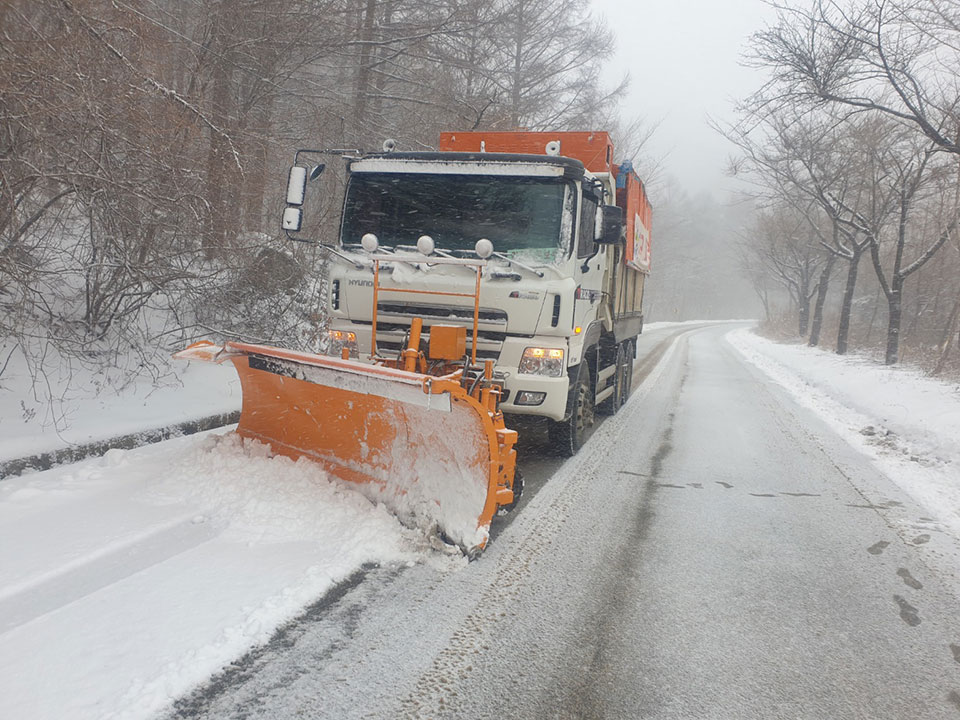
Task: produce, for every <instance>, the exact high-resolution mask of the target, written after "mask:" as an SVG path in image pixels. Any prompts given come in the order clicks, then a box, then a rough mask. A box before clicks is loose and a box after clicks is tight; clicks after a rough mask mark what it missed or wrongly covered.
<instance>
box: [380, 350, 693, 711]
mask: <svg viewBox="0 0 960 720" xmlns="http://www.w3.org/2000/svg"><path fill="white" fill-rule="evenodd" d="M687 332H690V331H687ZM683 334H686V333H683ZM678 337H680V335H679V334H678V336H676V337H671V338H670V339H669V341H668V342H667V341H665V342H664V343H662V344H661V345H660V346H658V350H659V352H657V351H656V350H655V351H654V353H652V354H653V355H655V356H656V357H655V358H651V359H650V360H648V361H646V362H645V363H643V364H642V365H641V368H640V371H641V372H642V373H646V378H645V380H644V382H643V384H642V385H641V386H640V387H638V388H637V390H636V391H635V392H634V393H633V395H632V396H631V398H630V400H629V401H628V404H627V406H625V407H624V408H622V409H621V411H620V412H619V413H618V414H617V415H615V416H613V417H612V418H609V419H608V420H607V421H606V422H605V423H604V425H603V428H604V432H602V433H595V434H594V436H593V437H592V438H591V439H590V441H589V442H588V444H587V445H586V446H585V447H584V448H583V449H582V450H581V451H580V453H579V454H577V455H576V456H575V457H573V458H571V459H570V460H569V461H568V462H567V463H566V464H565V465H564V466H563V467H562V468H561V470H560V471H559V472H558V473H557V475H556V476H555V477H554V478H553V479H552V480H551V481H550V483H549V484H548V485H547V486H545V487H544V488H543V489H542V490H541V491H540V493H539V495H538V496H537V497H536V498H535V500H538V501H540V502H535V503H531V505H530V506H529V507H528V508H527V510H526V512H525V513H524V515H523V516H521V517H520V518H518V520H517V522H516V523H514V527H515V528H516V530H515V531H516V532H522V533H523V537H522V539H521V540H520V541H519V542H517V543H515V546H514V548H513V549H512V550H511V551H510V552H509V554H501V555H500V556H499V558H498V559H497V566H496V568H495V570H494V571H493V572H492V573H491V574H490V579H489V581H488V583H487V585H486V587H485V588H484V590H483V592H482V593H481V594H480V596H479V598H478V600H477V603H476V605H475V607H474V608H473V610H472V611H471V612H470V613H469V614H468V615H467V616H466V618H465V619H464V621H463V622H462V624H461V625H460V627H459V628H458V629H457V630H456V631H454V633H453V634H452V636H451V638H450V640H449V642H448V643H447V645H446V647H444V649H443V650H441V651H440V653H439V654H438V655H437V656H436V657H435V658H434V661H433V663H432V664H431V666H430V668H429V669H428V670H427V671H426V672H424V673H422V674H421V676H420V677H419V679H418V680H417V682H416V685H415V689H414V691H413V692H412V693H410V694H409V695H408V696H407V697H406V698H404V699H403V700H401V701H400V707H399V711H400V716H402V717H408V718H419V717H431V718H433V717H443V716H447V717H456V712H455V710H454V708H455V705H456V698H455V697H453V696H451V694H450V692H451V689H452V685H454V684H456V683H459V682H462V681H464V680H466V679H467V678H468V677H469V676H470V674H471V673H472V672H473V670H474V667H473V666H474V663H475V662H476V660H477V659H478V656H479V655H480V654H481V653H483V652H484V651H487V650H489V648H490V646H491V643H494V642H495V640H496V637H497V636H498V634H499V632H498V627H499V626H500V625H501V624H502V623H503V622H504V620H505V619H506V618H507V615H508V610H507V609H508V608H510V607H513V606H514V605H515V604H516V603H517V601H518V599H519V598H520V595H521V593H522V592H523V590H524V588H525V587H526V580H527V578H528V576H529V575H530V573H531V568H532V567H533V565H534V564H535V563H537V562H539V561H540V560H541V559H543V558H544V557H546V556H549V554H550V553H551V551H553V549H554V548H555V547H556V546H557V544H558V542H560V534H561V532H562V530H563V526H564V525H565V524H566V522H567V520H568V518H569V517H570V515H571V513H574V512H577V511H578V509H579V508H580V507H582V506H583V503H584V496H585V494H586V491H587V490H588V489H589V488H590V487H591V486H593V485H595V484H596V483H598V482H600V481H602V480H603V479H604V478H603V477H602V476H603V475H604V474H606V473H607V471H608V468H606V467H605V464H604V462H603V460H604V459H605V458H607V457H609V456H610V455H611V454H613V453H614V451H615V450H617V449H618V448H619V447H621V446H622V444H623V441H622V436H623V434H624V433H625V432H626V431H628V430H632V429H633V428H635V427H636V425H637V423H638V422H639V421H640V420H641V419H642V418H643V417H644V415H645V407H644V405H643V399H644V397H645V396H646V395H647V394H648V393H649V392H650V390H651V389H652V388H653V387H654V385H656V382H657V380H658V379H659V377H660V376H661V375H662V373H663V371H664V368H666V367H667V366H669V364H670V362H669V361H670V360H671V359H672V357H673V354H674V351H675V348H676V347H677V345H678V344H679V343H678V342H677V340H678ZM668 350H669V351H670V352H668ZM661 460H662V457H661ZM551 495H553V497H550V496H551ZM505 542H506V538H503V539H501V544H504V543H505ZM487 557H489V555H488V556H487ZM480 562H483V560H481V561H480Z"/></svg>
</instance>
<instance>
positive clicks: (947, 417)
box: [727, 329, 960, 538]
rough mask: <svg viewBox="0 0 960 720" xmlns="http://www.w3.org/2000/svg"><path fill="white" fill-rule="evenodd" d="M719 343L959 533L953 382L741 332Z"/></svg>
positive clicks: (959, 425)
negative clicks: (727, 344)
mask: <svg viewBox="0 0 960 720" xmlns="http://www.w3.org/2000/svg"><path fill="white" fill-rule="evenodd" d="M727 340H728V341H729V342H730V343H731V344H732V345H733V346H734V347H735V348H736V349H737V350H738V351H740V353H742V354H743V355H744V356H745V357H746V358H747V359H748V360H749V361H750V362H752V363H753V364H754V365H756V366H757V367H758V368H760V369H761V370H762V371H763V372H764V373H765V374H766V375H767V376H769V378H770V379H771V380H772V381H773V382H775V383H777V384H778V385H781V386H783V387H784V388H786V390H787V391H789V392H790V394H791V395H793V397H794V398H795V399H796V401H797V402H798V403H800V404H801V405H803V406H804V407H807V408H809V409H811V410H813V411H814V412H816V413H817V414H818V415H820V416H821V417H822V418H823V419H824V420H825V421H826V422H827V423H828V424H829V425H830V426H831V427H832V428H833V429H834V430H835V431H836V432H837V433H838V434H839V435H841V436H842V437H843V438H844V439H846V440H847V442H848V443H849V444H850V445H852V446H853V447H854V448H856V449H857V450H859V451H861V452H862V453H864V454H865V455H867V456H868V457H870V458H871V459H872V460H873V462H874V464H875V465H876V466H877V467H878V468H879V469H880V470H881V471H882V472H883V473H884V474H885V475H887V476H888V477H889V478H890V479H891V480H893V481H894V482H895V483H897V485H899V486H900V487H901V488H903V490H904V491H906V492H907V493H908V494H909V495H910V496H911V497H913V498H914V499H915V500H917V501H918V502H919V503H920V504H921V505H922V506H923V507H925V508H926V509H927V511H928V512H929V513H930V516H931V517H932V518H935V519H936V520H938V521H939V522H941V523H943V524H944V525H945V526H947V527H948V528H949V531H950V533H951V534H952V535H953V536H954V537H958V538H960V385H958V384H956V383H948V382H943V381H940V380H936V379H933V378H929V377H926V376H924V375H923V374H921V373H919V372H918V371H916V370H911V369H910V368H906V367H899V366H894V367H887V366H885V365H880V364H877V363H876V362H875V361H872V360H869V359H866V358H864V357H860V356H857V355H848V356H838V355H836V354H833V353H830V352H826V351H823V350H819V349H816V348H810V347H807V346H805V345H787V344H781V343H776V342H772V341H770V340H766V339H764V338H761V337H759V336H757V335H756V334H754V333H753V332H752V331H750V330H748V329H739V330H735V331H733V332H731V333H730V334H729V335H727Z"/></svg>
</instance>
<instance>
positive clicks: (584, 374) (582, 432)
mask: <svg viewBox="0 0 960 720" xmlns="http://www.w3.org/2000/svg"><path fill="white" fill-rule="evenodd" d="M572 392H575V393H576V397H575V398H574V401H573V411H572V412H571V413H570V417H569V419H567V420H564V421H561V422H556V423H551V424H550V445H551V446H553V447H554V448H555V449H556V450H557V452H558V453H559V454H560V455H562V456H564V457H573V456H574V455H576V454H577V451H578V450H580V448H582V447H583V444H584V443H585V442H586V441H587V439H588V438H589V437H590V434H591V432H592V431H593V423H594V404H593V386H592V384H591V383H590V372H589V370H588V369H587V368H583V369H582V370H581V372H580V379H579V382H577V384H576V386H575V387H574V388H573V389H572Z"/></svg>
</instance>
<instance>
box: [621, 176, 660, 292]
mask: <svg viewBox="0 0 960 720" xmlns="http://www.w3.org/2000/svg"><path fill="white" fill-rule="evenodd" d="M617 205H619V206H620V207H622V208H623V209H624V217H625V219H626V230H627V244H626V247H625V253H624V262H626V263H627V265H629V266H630V267H632V268H633V269H634V270H639V271H640V272H642V273H649V272H650V253H651V243H652V229H653V228H652V225H653V208H652V206H651V205H650V200H649V199H648V198H647V191H646V188H644V186H643V182H642V181H641V180H640V177H639V176H638V175H637V173H636V172H635V171H634V169H633V166H632V165H631V164H629V163H624V164H623V165H621V166H620V167H618V168H617Z"/></svg>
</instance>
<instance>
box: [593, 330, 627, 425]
mask: <svg viewBox="0 0 960 720" xmlns="http://www.w3.org/2000/svg"><path fill="white" fill-rule="evenodd" d="M615 363H616V367H617V369H616V372H614V373H613V394H612V395H611V396H610V397H609V398H607V399H606V400H604V401H603V403H601V404H600V406H599V407H598V408H597V409H598V410H599V411H600V412H602V413H603V414H604V415H615V414H616V412H617V411H618V410H619V409H620V408H621V407H622V406H623V404H624V403H625V402H626V401H627V398H628V397H629V396H630V381H631V376H632V375H633V357H632V356H631V355H630V343H629V342H624V343H621V344H620V345H618V346H617V357H616V361H615Z"/></svg>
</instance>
